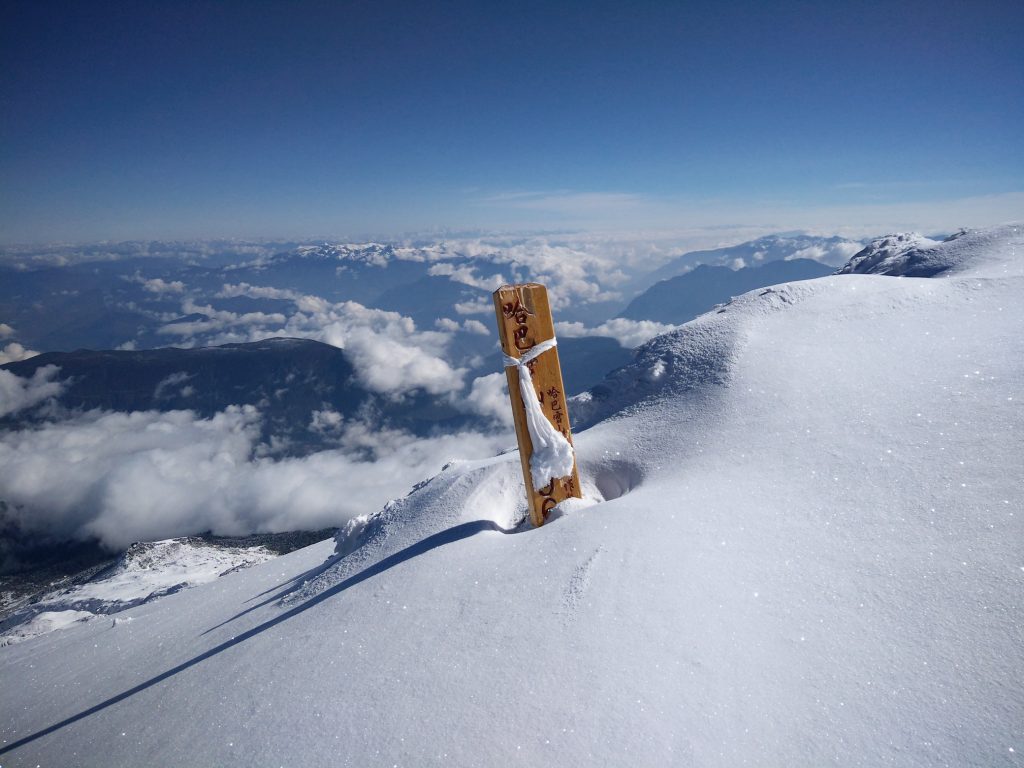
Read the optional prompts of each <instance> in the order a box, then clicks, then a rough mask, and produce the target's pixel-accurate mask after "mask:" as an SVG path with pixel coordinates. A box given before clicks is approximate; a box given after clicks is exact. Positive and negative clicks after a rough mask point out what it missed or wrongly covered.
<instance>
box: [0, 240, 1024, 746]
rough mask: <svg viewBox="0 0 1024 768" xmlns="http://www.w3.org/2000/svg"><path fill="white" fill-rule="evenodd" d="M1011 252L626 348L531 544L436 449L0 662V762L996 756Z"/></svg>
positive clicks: (716, 319)
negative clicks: (3, 700)
mask: <svg viewBox="0 0 1024 768" xmlns="http://www.w3.org/2000/svg"><path fill="white" fill-rule="evenodd" d="M1021 240H1022V238H1021V233H1020V229H1019V228H1018V227H1005V228H1002V229H999V230H994V231H988V232H981V233H977V232H969V233H965V234H963V235H961V236H960V237H958V238H956V239H955V240H952V241H950V242H948V243H943V244H928V245H927V248H928V251H929V255H928V259H929V260H930V262H931V263H933V265H934V264H940V265H941V264H945V267H944V268H941V269H936V270H934V271H933V272H932V274H934V275H936V276H935V277H932V278H929V279H917V278H912V277H906V278H904V279H893V278H892V277H887V276H882V275H877V274H843V275H835V276H830V277H824V278H819V279H816V280H810V281H804V282H801V283H795V284H788V285H781V286H774V287H772V288H766V289H761V290H758V291H754V292H753V293H749V294H746V295H744V296H742V297H740V298H738V299H736V300H735V301H733V302H731V303H729V304H727V305H725V306H722V307H719V308H718V309H717V310H716V311H714V312H711V313H709V314H706V315H703V316H701V317H700V318H698V319H696V320H695V321H693V322H691V323H688V324H687V325H686V326H684V327H683V328H682V329H681V330H679V331H676V332H674V333H671V334H668V335H666V336H662V337H659V338H657V339H655V340H653V341H651V342H650V343H648V344H647V345H645V346H644V347H642V348H641V350H640V352H639V353H638V356H637V359H636V361H635V363H634V364H633V365H631V366H628V367H626V368H624V369H622V370H620V371H618V372H617V373H616V374H615V375H614V376H613V377H611V378H610V379H609V380H607V381H606V382H605V383H604V384H603V385H602V386H601V387H599V388H597V389H595V390H594V391H593V392H592V393H591V394H590V396H589V398H588V399H584V400H583V401H580V400H577V402H576V411H575V413H576V414H578V415H579V416H580V417H581V418H583V419H584V420H586V421H587V422H588V423H592V424H594V425H595V426H593V427H592V428H590V429H589V430H587V431H585V432H582V433H580V434H578V435H577V441H576V442H577V450H578V459H579V464H580V469H581V474H582V477H583V481H584V484H585V490H586V492H587V495H588V497H589V499H588V500H587V501H585V502H583V503H578V504H575V505H571V506H568V507H566V506H563V508H562V510H561V512H562V514H561V516H560V517H557V518H556V519H555V520H553V521H552V522H551V523H550V524H549V525H545V526H544V527H543V528H540V529H527V528H524V527H522V526H520V525H519V522H518V521H519V520H520V519H521V516H522V508H521V506H520V505H521V504H522V502H520V499H519V496H520V488H519V481H518V479H517V473H518V462H517V458H516V456H515V455H514V454H507V455H504V456H499V457H496V458H494V459H489V460H486V461H477V462H456V463H454V464H452V465H450V466H449V467H448V468H447V469H445V470H444V471H443V472H442V473H441V474H439V475H438V476H437V477H435V478H434V479H432V480H431V481H429V482H428V483H426V484H424V485H422V486H421V487H418V488H417V489H415V490H414V491H413V492H412V493H411V494H410V495H408V496H407V497H405V498H403V499H400V500H397V501H395V502H392V503H390V504H388V505H387V506H386V507H385V508H384V509H383V510H382V511H381V512H380V513H378V514H376V515H372V516H369V517H366V518H361V519H359V520H356V521H354V522H353V523H352V524H350V525H349V527H348V528H347V529H345V530H343V531H341V532H339V534H338V536H337V537H336V539H335V540H334V541H328V542H324V543H321V544H319V545H315V546H313V547H310V548H307V549H304V550H300V551H298V552H295V553H292V554H290V555H286V556H284V557H280V558H277V559H275V560H273V561H271V562H268V563H265V564H262V565H255V566H253V567H251V568H248V569H246V570H244V571H240V572H238V573H234V574H231V575H229V576H226V577H224V578H220V579H218V580H217V581H216V582H214V583H213V584H208V585H205V586H200V587H198V588H196V589H192V590H188V591H185V592H180V593H177V594H175V595H172V596H170V597H167V598H165V599H163V600H161V601H160V602H158V603H150V604H145V605H141V606H138V607H136V608H133V609H131V610H130V611H127V612H125V613H124V614H121V615H122V616H124V617H126V618H131V619H132V621H131V622H125V623H123V624H118V625H116V626H111V625H110V622H109V620H108V621H105V622H104V621H91V622H85V623H80V624H75V625H74V626H72V627H70V628H68V629H65V630H63V631H60V632H54V633H52V634H50V635H48V636H45V637H42V638H37V639H35V640H32V641H30V642H25V643H21V644H19V645H15V646H11V647H8V648H5V649H2V650H0V669H2V676H3V687H4V690H5V692H9V691H13V692H17V694H16V695H17V698H16V699H15V698H14V697H13V696H10V695H9V698H8V699H7V700H8V702H9V703H8V705H7V706H6V707H5V712H4V715H3V720H2V736H3V746H2V747H0V753H2V759H3V762H4V765H8V764H10V765H29V764H31V765H35V764H37V763H40V764H55V763H66V762H69V761H70V762H74V763H76V764H82V765H99V764H102V765H139V764H153V763H158V764H174V763H182V762H184V763H190V762H198V763H202V764H215V765H239V766H241V765H254V764H259V765H271V764H275V765H324V766H328V765H330V766H337V765H352V766H372V765H435V764H446V765H452V764H453V765H531V766H536V765H579V766H590V765H702V766H716V765H721V766H735V765H739V764H745V763H746V764H757V765H833V764H857V765H870V766H875V765H882V764H889V765H902V766H931V765H936V764H949V765H961V766H962V765H977V766H999V765H1015V764H1017V760H1018V757H1019V754H1020V752H1021V750H1022V749H1024V726H1022V723H1024V694H1022V693H1021V690H1022V680H1021V677H1022V670H1024V637H1022V626H1024V625H1022V621H1021V613H1020V611H1021V608H1020V606H1021V602H1020V595H1021V589H1022V587H1024V568H1022V566H1024V551H1022V550H1024V511H1022V510H1024V491H1022V487H1021V482H1020V455H1021V448H1022V440H1021V427H1022V423H1024V418H1022V416H1021V412H1020V406H1019V403H1020V396H1021V395H1020V393H1021V389H1022V385H1024V363H1022V361H1024V257H1022V255H1021V254H1020V249H1021V246H1022V242H1021ZM912 250H913V249H908V252H909V251H912ZM908 263H909V262H908ZM850 271H853V270H850ZM897 271H898V270H897ZM588 502H589V506H588ZM523 506H525V505H524V504H523Z"/></svg>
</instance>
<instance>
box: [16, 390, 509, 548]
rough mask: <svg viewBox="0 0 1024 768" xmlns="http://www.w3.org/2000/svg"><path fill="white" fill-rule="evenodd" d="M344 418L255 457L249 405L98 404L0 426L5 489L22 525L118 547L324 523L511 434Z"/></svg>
mask: <svg viewBox="0 0 1024 768" xmlns="http://www.w3.org/2000/svg"><path fill="white" fill-rule="evenodd" d="M0 373H5V372H0ZM0 381H2V379H0ZM332 421H334V422H335V423H334V424H332V423H331V422H332ZM336 422H337V420H336V419H335V420H332V418H331V417H330V416H322V417H321V419H320V423H321V425H322V426H323V427H324V428H333V429H335V430H336V431H337V432H338V435H339V445H340V446H341V447H339V448H338V449H337V450H329V451H322V452H320V453H316V454H313V455H311V456H307V457H303V458H291V459H282V460H272V459H269V458H259V457H258V454H259V453H260V452H259V450H258V449H259V446H258V440H259V432H260V430H259V426H260V415H259V413H258V412H257V411H256V410H255V409H254V408H252V407H251V406H246V407H242V408H239V407H231V408H228V409H226V410H224V411H222V412H220V413H218V414H216V415H215V416H213V417H212V418H209V419H198V418H196V417H195V416H194V415H193V414H192V413H191V412H189V411H170V412H166V413H157V412H135V413H103V412H95V411H94V412H91V413H87V414H84V415H80V416H77V417H75V418H72V419H69V420H66V421H63V422H60V423H56V424H47V425H45V426H43V427H40V428H36V429H31V430H23V431H20V432H12V433H6V434H3V435H0V499H3V500H4V501H6V502H7V503H8V512H7V514H8V517H9V522H13V523H14V524H16V525H18V526H19V527H20V528H21V529H22V530H24V531H26V532H35V533H44V534H47V535H52V536H55V537H57V538H78V539H81V538H86V537H90V536H96V537H98V538H100V540H101V541H103V542H104V543H105V544H107V545H108V546H110V547H112V548H120V547H124V546H126V545H128V544H130V543H132V542H133V541H142V540H155V539H162V538H167V537H170V536H179V535H186V534H190V533H195V532H197V531H203V530H212V531H213V532H214V533H216V534H225V535H242V534H246V533H251V532H257V531H259V532H267V531H288V530H299V529H304V530H316V529H319V528H323V527H329V526H335V525H341V524H342V523H344V522H346V521H347V520H348V519H350V518H351V517H354V516H357V515H361V514H367V513H369V512H373V511H375V510H377V509H379V508H380V507H381V506H382V505H383V504H384V503H385V502H386V501H387V500H388V499H390V498H392V497H395V496H398V495H401V494H402V493H404V492H406V491H407V489H408V488H409V487H411V486H412V485H413V484H414V483H415V482H416V481H419V480H422V479H423V478H425V477H429V476H431V475H433V474H435V473H436V472H438V471H439V470H440V468H441V466H443V464H444V463H445V462H447V461H448V460H450V459H452V458H457V457H482V456H488V455H491V454H493V453H494V452H495V450H496V449H497V447H498V446H499V444H503V443H504V442H507V440H506V439H501V440H499V439H496V438H494V437H490V436H486V435H482V434H479V433H473V432H462V433H458V434H453V435H448V436H444V437H437V438H426V439H423V438H414V437H412V436H410V435H407V434H405V433H402V432H398V431H394V430H383V431H377V430H373V429H370V428H368V427H367V426H366V425H365V424H362V423H360V422H356V423H353V424H351V425H339V424H338V423H336Z"/></svg>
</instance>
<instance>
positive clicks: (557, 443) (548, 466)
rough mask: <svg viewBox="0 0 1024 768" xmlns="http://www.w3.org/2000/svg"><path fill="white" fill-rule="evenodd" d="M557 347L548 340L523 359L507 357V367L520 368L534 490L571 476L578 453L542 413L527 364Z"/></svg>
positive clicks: (534, 347) (537, 345) (520, 391)
mask: <svg viewBox="0 0 1024 768" xmlns="http://www.w3.org/2000/svg"><path fill="white" fill-rule="evenodd" d="M557 345H558V342H557V341H556V340H555V339H553V338H552V339H548V340H547V341H542V342H540V343H539V344H535V345H534V346H533V347H531V348H530V349H528V350H527V351H526V352H524V353H523V356H522V357H510V356H509V355H503V357H504V358H505V367H506V368H508V367H510V366H515V367H516V368H518V369H519V393H520V394H521V395H522V397H523V406H524V407H525V409H526V427H527V429H528V430H529V432H530V442H531V443H533V455H532V456H531V457H530V475H531V476H532V478H533V488H534V490H538V489H540V488H545V487H547V485H548V483H550V482H551V481H552V480H553V479H558V478H560V477H568V476H569V475H571V474H572V469H573V464H574V462H575V459H576V454H575V452H574V451H573V448H572V445H570V443H569V441H568V440H566V439H565V435H563V434H562V433H561V432H559V431H558V430H557V429H555V427H554V425H553V424H552V423H551V422H550V421H548V417H547V416H545V415H544V411H543V410H541V407H540V400H539V399H538V397H537V393H536V392H535V391H534V389H533V375H532V374H531V373H530V368H529V366H528V363H530V362H531V361H533V360H536V359H537V358H538V357H539V356H540V355H542V354H544V353H545V352H547V351H548V350H549V349H554V348H555V347H556V346H557Z"/></svg>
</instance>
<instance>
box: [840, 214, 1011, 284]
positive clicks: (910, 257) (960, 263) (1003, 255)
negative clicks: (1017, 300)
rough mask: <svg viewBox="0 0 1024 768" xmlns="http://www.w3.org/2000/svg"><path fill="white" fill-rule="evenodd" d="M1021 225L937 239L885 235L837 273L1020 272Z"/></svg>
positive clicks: (932, 274) (930, 275)
mask: <svg viewBox="0 0 1024 768" xmlns="http://www.w3.org/2000/svg"><path fill="white" fill-rule="evenodd" d="M1021 229H1022V227H1021V225H1019V224H1007V225H1005V226H1002V227H995V228H993V229H986V230H969V229H961V230H959V231H957V232H955V233H954V234H952V235H950V236H949V237H947V238H946V239H945V240H942V241H937V240H932V239H930V238H927V237H924V236H923V235H920V234H917V233H903V234H895V235H887V236H885V237H880V238H878V239H877V240H873V241H872V242H871V243H870V244H869V245H868V246H867V247H866V248H864V250H862V251H860V252H858V253H857V254H855V255H854V256H853V258H851V259H850V261H849V262H847V264H846V265H845V266H844V267H842V269H840V270H839V271H838V272H837V274H846V275H849V274H857V275H889V276H892V277H934V276H936V275H940V274H945V273H947V272H965V271H970V272H972V273H976V274H977V273H979V271H984V272H986V273H992V272H993V270H994V273H995V274H1007V273H1012V274H1019V273H1020V270H1021V267H1020V260H1019V259H1016V258H1014V256H1015V253H1016V248H1017V246H1019V245H1020V244H1021Z"/></svg>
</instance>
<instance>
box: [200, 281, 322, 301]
mask: <svg viewBox="0 0 1024 768" xmlns="http://www.w3.org/2000/svg"><path fill="white" fill-rule="evenodd" d="M238 296H245V297H248V298H250V299H288V300H290V301H295V300H297V299H299V298H301V296H302V294H300V293H299V292H298V291H290V290H288V289H286V288H273V287H271V286H263V285H249V283H237V284H232V283H224V285H223V286H222V287H221V289H220V291H218V292H217V294H216V296H215V297H216V298H218V299H231V298H235V297H238Z"/></svg>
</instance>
